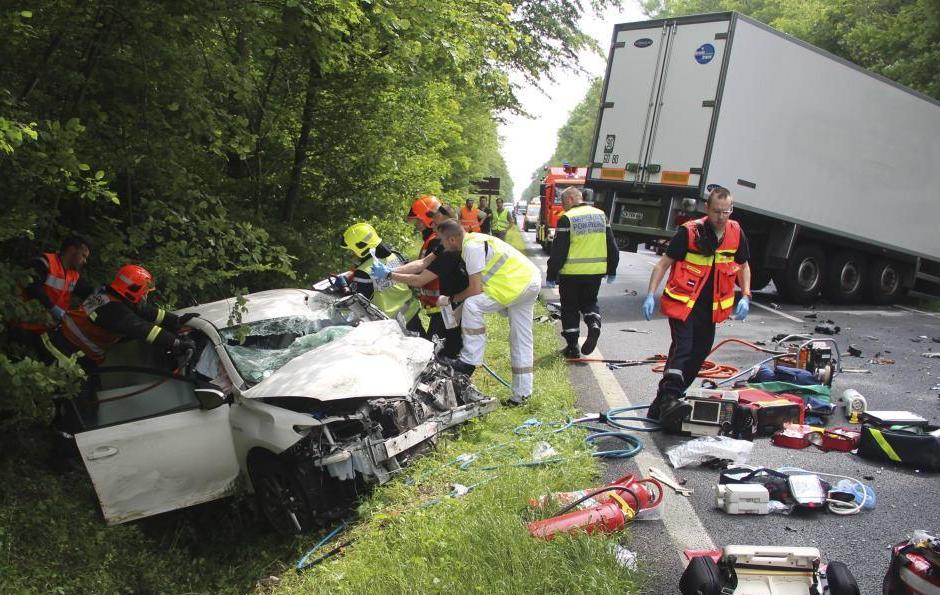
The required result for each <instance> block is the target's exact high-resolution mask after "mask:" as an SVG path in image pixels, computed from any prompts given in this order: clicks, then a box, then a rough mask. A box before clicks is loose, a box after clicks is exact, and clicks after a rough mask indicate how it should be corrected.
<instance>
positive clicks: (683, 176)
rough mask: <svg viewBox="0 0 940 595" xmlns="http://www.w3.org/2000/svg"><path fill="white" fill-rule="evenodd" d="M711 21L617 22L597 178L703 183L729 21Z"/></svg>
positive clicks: (594, 171) (597, 148) (595, 168)
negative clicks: (622, 24) (703, 169)
mask: <svg viewBox="0 0 940 595" xmlns="http://www.w3.org/2000/svg"><path fill="white" fill-rule="evenodd" d="M711 19H712V20H703V21H702V22H683V23H682V24H677V23H676V22H674V21H665V22H663V21H657V22H655V23H651V24H650V26H648V27H644V26H643V25H644V24H643V23H633V24H630V25H626V26H618V28H617V29H616V30H615V39H614V44H613V47H612V48H611V53H610V57H609V60H608V73H607V86H606V89H605V95H604V103H603V108H602V110H601V116H600V119H599V125H598V134H597V143H596V145H595V147H594V156H593V158H594V166H593V167H592V168H591V175H590V177H591V179H593V180H609V181H626V182H633V183H638V184H643V183H651V184H663V185H670V186H687V187H697V186H698V185H699V182H700V181H701V173H702V168H703V166H704V164H705V156H706V150H707V147H708V138H709V131H710V129H711V123H712V116H713V114H714V111H715V100H716V97H717V94H718V84H719V80H720V77H721V69H722V61H723V58H724V50H725V42H726V41H727V37H728V30H729V26H730V16H724V15H721V16H717V17H714V16H713V17H711ZM716 19H717V20H716ZM598 165H600V167H598Z"/></svg>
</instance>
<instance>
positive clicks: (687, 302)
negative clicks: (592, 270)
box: [643, 187, 751, 432]
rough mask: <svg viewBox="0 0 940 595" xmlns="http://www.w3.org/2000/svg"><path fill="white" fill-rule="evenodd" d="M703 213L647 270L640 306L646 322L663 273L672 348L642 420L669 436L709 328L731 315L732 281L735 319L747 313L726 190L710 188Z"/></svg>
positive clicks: (744, 268)
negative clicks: (658, 426)
mask: <svg viewBox="0 0 940 595" xmlns="http://www.w3.org/2000/svg"><path fill="white" fill-rule="evenodd" d="M705 208H706V216H705V217H702V218H701V219H695V220H692V221H687V222H685V223H683V224H682V226H681V227H680V228H679V229H678V230H677V231H676V235H675V236H674V237H673V238H672V240H671V241H670V242H669V247H668V248H667V249H666V254H664V255H663V256H662V257H661V258H660V259H659V262H658V263H656V266H655V267H653V272H652V273H651V274H650V281H649V289H648V293H647V296H646V299H645V300H644V301H643V316H644V318H646V320H649V319H650V318H651V317H652V316H653V307H654V306H655V303H656V298H655V297H654V294H655V292H656V290H657V288H658V287H659V283H660V282H661V281H662V279H663V277H664V276H665V274H666V270H667V269H668V270H669V278H668V279H667V281H666V287H665V289H664V290H663V295H662V298H661V302H660V308H661V309H662V312H663V314H665V315H666V316H667V317H668V318H669V330H670V332H671V334H672V345H671V346H670V347H669V356H668V358H667V360H666V369H665V372H664V373H663V378H662V380H660V382H659V389H658V390H657V392H656V399H655V400H654V401H653V403H652V404H651V405H650V408H649V412H648V414H647V415H648V416H649V417H651V418H653V419H658V420H660V422H661V424H662V425H663V427H664V428H665V429H666V431H672V432H675V431H678V430H679V428H681V424H682V420H683V419H684V418H685V416H686V415H688V413H689V411H690V410H691V406H690V405H688V404H686V403H685V402H684V401H682V400H681V399H682V396H683V394H684V393H685V391H686V389H688V388H689V386H691V384H692V382H693V381H694V380H695V378H696V377H697V376H698V372H699V370H700V369H701V367H702V363H703V362H704V361H705V358H706V357H707V356H708V353H709V352H710V351H711V349H712V344H713V343H714V340H715V324H717V323H719V322H721V321H723V320H725V319H727V318H728V317H729V316H730V315H731V309H732V307H733V306H734V286H735V281H737V283H738V285H740V286H741V296H742V297H741V299H740V300H739V301H738V305H737V308H735V310H734V316H735V318H736V319H738V320H744V318H746V317H747V314H748V311H749V309H750V300H751V269H750V267H749V266H748V263H747V261H748V258H749V256H750V253H749V249H748V243H747V238H746V237H745V235H744V232H743V231H742V230H741V226H740V225H739V224H738V222H737V221H733V220H731V219H730V216H731V213H732V211H733V209H734V199H733V198H732V196H731V193H730V192H729V191H728V190H727V189H726V188H721V187H719V188H715V189H714V190H712V191H711V193H710V194H709V195H708V199H706V201H705Z"/></svg>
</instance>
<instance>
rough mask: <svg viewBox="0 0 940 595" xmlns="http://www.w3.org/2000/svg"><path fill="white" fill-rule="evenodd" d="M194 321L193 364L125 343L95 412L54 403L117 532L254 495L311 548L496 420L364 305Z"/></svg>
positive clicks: (236, 310)
mask: <svg viewBox="0 0 940 595" xmlns="http://www.w3.org/2000/svg"><path fill="white" fill-rule="evenodd" d="M186 312H195V313H198V314H199V317H198V318H194V319H192V320H191V321H190V322H189V323H188V326H189V327H191V329H190V330H188V333H189V336H190V337H192V338H193V339H194V341H195V343H196V352H195V354H194V355H193V357H192V358H190V360H189V361H188V362H173V361H168V359H169V356H168V355H167V354H164V353H157V352H155V351H154V350H153V348H152V346H151V345H149V344H147V343H145V342H141V341H129V342H125V343H122V344H120V345H118V346H116V347H115V348H114V349H112V350H111V351H110V352H109V353H108V358H107V361H106V362H105V364H104V365H103V366H102V367H101V368H100V369H98V370H97V372H96V373H95V374H94V376H92V378H91V379H90V381H91V383H92V384H91V386H92V387H93V389H92V390H91V394H92V398H91V399H89V398H88V397H77V398H74V399H65V398H59V399H57V400H56V418H55V421H54V425H55V426H56V428H57V429H58V430H59V432H60V435H61V436H62V437H63V439H65V440H74V443H75V445H76V446H77V449H78V451H79V452H80V454H81V458H82V460H83V462H84V465H85V467H86V469H87V470H88V473H89V475H90V476H91V479H92V482H93V483H94V487H95V491H96V492H97V495H98V500H99V502H100V504H101V510H102V512H103V514H104V518H105V520H106V521H107V522H108V523H109V524H116V523H123V522H126V521H131V520H134V519H139V518H142V517H147V516H150V515H154V514H158V513H162V512H166V511H170V510H176V509H179V508H183V507H187V506H192V505H194V504H199V503H201V502H207V501H210V500H216V499H218V498H223V497H225V496H228V495H231V494H233V493H236V492H238V491H240V490H242V489H247V490H250V491H254V493H255V494H256V497H257V500H258V504H259V509H260V510H261V512H262V513H263V515H264V516H265V518H266V519H267V520H268V521H269V522H270V523H271V525H273V526H274V528H275V529H277V530H278V531H279V532H281V533H284V534H292V533H301V532H305V531H308V530H311V529H313V528H314V527H316V526H317V519H318V518H320V517H321V516H324V515H327V514H335V513H341V512H340V511H342V510H345V509H347V508H348V507H349V505H350V504H351V503H352V502H354V501H355V498H356V495H357V494H358V493H361V489H362V487H363V486H364V485H369V484H380V483H384V482H386V481H388V480H389V479H390V478H391V477H392V474H393V473H394V472H396V471H398V470H399V469H400V468H401V466H402V465H404V464H405V463H406V462H407V461H408V460H409V459H410V458H411V457H412V456H414V455H415V454H417V453H419V452H421V451H422V450H424V449H426V448H428V447H429V446H430V445H431V444H433V443H434V442H435V440H436V438H437V436H438V435H439V434H440V433H441V432H443V431H444V430H445V429H447V428H450V427H452V426H455V425H457V424H460V423H462V422H464V421H466V420H468V419H470V418H473V417H476V416H479V415H481V414H484V413H487V412H489V411H492V410H494V409H495V408H496V407H497V402H496V400H495V399H493V398H487V397H484V396H483V395H481V394H480V393H479V392H478V391H477V390H476V389H475V388H474V386H473V385H472V384H471V383H470V380H469V379H468V378H467V377H466V376H464V375H461V374H456V373H454V371H453V370H452V369H451V368H450V367H449V366H445V365H443V364H440V363H438V362H437V361H436V360H435V358H434V345H433V344H432V343H431V342H429V341H426V340H424V339H421V338H418V337H412V336H409V335H407V334H405V333H404V332H403V331H402V329H401V327H400V326H399V324H398V323H397V322H396V321H394V320H389V319H387V318H386V317H385V316H384V315H383V314H382V313H381V312H380V311H379V310H377V309H376V308H375V307H373V306H372V304H371V303H369V302H368V301H367V300H365V299H364V298H362V297H361V296H359V295H333V294H327V293H323V292H318V291H309V290H301V289H277V290H271V291H264V292H260V293H254V294H250V295H247V296H244V297H243V298H241V299H239V300H236V299H235V298H231V299H227V300H222V301H218V302H213V303H210V304H205V305H201V306H195V307H192V308H186V309H184V310H181V311H179V313H181V314H182V313H186Z"/></svg>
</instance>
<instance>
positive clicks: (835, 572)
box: [826, 562, 860, 595]
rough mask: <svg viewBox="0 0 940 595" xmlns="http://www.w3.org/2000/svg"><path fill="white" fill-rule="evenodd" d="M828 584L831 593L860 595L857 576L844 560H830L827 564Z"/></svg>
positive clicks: (832, 594)
mask: <svg viewBox="0 0 940 595" xmlns="http://www.w3.org/2000/svg"><path fill="white" fill-rule="evenodd" d="M826 584H827V586H828V587H829V590H828V593H829V594H830V595H859V593H860V591H859V588H858V583H857V582H856V581H855V577H854V576H852V573H851V572H850V571H849V567H848V566H846V565H845V564H843V563H842V562H830V563H829V564H828V565H827V566H826Z"/></svg>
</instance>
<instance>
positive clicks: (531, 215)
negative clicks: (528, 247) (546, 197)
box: [522, 204, 541, 231]
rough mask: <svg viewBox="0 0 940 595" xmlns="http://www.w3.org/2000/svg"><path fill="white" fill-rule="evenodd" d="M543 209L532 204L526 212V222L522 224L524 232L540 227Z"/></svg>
mask: <svg viewBox="0 0 940 595" xmlns="http://www.w3.org/2000/svg"><path fill="white" fill-rule="evenodd" d="M540 210H541V207H540V206H539V205H538V204H530V205H529V208H527V209H526V212H525V221H524V222H523V224H522V230H523V231H530V230H534V229H536V228H538V226H539V211H540Z"/></svg>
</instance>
